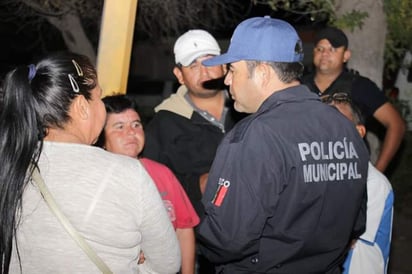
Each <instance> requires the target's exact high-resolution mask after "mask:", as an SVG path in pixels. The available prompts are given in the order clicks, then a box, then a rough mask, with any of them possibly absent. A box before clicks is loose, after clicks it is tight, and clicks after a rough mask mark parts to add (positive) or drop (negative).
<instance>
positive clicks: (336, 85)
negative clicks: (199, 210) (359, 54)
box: [302, 70, 387, 119]
mask: <svg viewBox="0 0 412 274" xmlns="http://www.w3.org/2000/svg"><path fill="white" fill-rule="evenodd" d="M314 77H315V74H314V73H311V74H308V75H305V76H304V77H303V78H302V84H305V85H306V86H308V88H309V89H310V90H311V91H312V92H314V93H316V94H318V95H325V94H333V93H336V92H346V93H348V94H350V95H351V97H352V100H353V102H354V103H355V104H356V105H357V106H358V107H359V108H360V110H361V111H362V114H363V115H364V117H365V119H367V118H370V117H371V116H373V114H374V113H375V111H376V110H377V109H378V108H379V107H381V106H382V105H383V104H385V103H386V102H387V98H386V96H385V94H384V93H383V92H382V91H381V90H380V89H379V88H378V86H377V85H376V84H375V83H374V82H372V81H371V80H369V79H368V78H366V77H363V76H360V75H357V74H355V73H353V72H350V71H348V70H344V71H343V72H342V73H341V74H340V75H339V76H338V78H336V80H335V81H333V83H332V84H331V85H330V86H329V87H328V88H327V89H326V90H325V91H324V92H323V93H321V92H320V90H319V88H318V87H317V86H316V84H315V82H314Z"/></svg>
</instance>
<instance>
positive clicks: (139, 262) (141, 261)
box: [137, 251, 146, 264]
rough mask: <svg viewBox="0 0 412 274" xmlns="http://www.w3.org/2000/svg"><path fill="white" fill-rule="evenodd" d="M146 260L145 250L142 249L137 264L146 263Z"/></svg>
mask: <svg viewBox="0 0 412 274" xmlns="http://www.w3.org/2000/svg"><path fill="white" fill-rule="evenodd" d="M145 260H146V258H145V257H144V253H143V251H140V254H139V260H138V261H137V264H142V263H144V261H145Z"/></svg>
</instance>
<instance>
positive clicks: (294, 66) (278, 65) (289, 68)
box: [246, 61, 304, 83]
mask: <svg viewBox="0 0 412 274" xmlns="http://www.w3.org/2000/svg"><path fill="white" fill-rule="evenodd" d="M262 63H264V64H267V65H269V66H270V67H272V68H273V70H274V71H275V72H276V74H277V75H278V77H279V80H280V81H282V82H284V83H290V82H292V81H295V80H298V79H300V78H301V77H302V74H303V69H304V67H303V64H302V63H301V62H294V63H285V62H267V61H246V65H247V68H248V71H249V75H253V73H254V71H255V68H256V67H257V66H258V65H259V64H262Z"/></svg>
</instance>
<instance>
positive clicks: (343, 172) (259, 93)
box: [197, 17, 368, 274]
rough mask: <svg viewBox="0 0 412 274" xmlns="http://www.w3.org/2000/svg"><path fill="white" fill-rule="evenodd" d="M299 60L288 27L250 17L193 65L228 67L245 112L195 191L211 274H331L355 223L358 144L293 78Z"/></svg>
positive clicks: (364, 154) (364, 158) (363, 169)
mask: <svg viewBox="0 0 412 274" xmlns="http://www.w3.org/2000/svg"><path fill="white" fill-rule="evenodd" d="M302 58H303V54H302V44H301V41H300V39H299V36H298V34H297V33H296V31H295V29H294V28H293V27H292V26H291V25H290V24H288V23H287V22H285V21H282V20H278V19H272V18H270V17H254V18H250V19H247V20H245V21H243V22H242V23H240V24H239V25H238V26H237V28H236V29H235V31H234V33H233V36H232V39H231V43H230V46H229V49H228V52H227V53H225V54H222V55H220V56H216V57H214V58H210V59H208V60H205V61H204V62H203V64H205V65H207V66H208V65H210V66H216V65H219V64H228V69H229V71H228V74H227V75H226V77H225V83H226V84H227V85H229V86H230V89H229V90H230V94H231V95H232V97H233V99H234V100H235V108H236V110H238V111H241V112H247V113H251V115H249V116H248V117H246V118H244V119H243V120H242V121H240V122H239V123H237V124H236V126H235V127H234V128H233V129H232V130H231V131H230V132H228V133H227V134H226V135H225V137H224V138H223V140H222V142H221V144H220V145H219V148H218V150H217V152H216V157H215V160H214V162H213V165H212V168H211V170H210V172H209V177H208V181H207V185H206V191H205V193H204V196H203V204H204V205H205V215H204V216H203V219H202V221H201V223H200V224H199V226H198V227H197V232H198V239H199V242H200V244H201V251H202V253H203V254H204V255H205V256H206V257H207V258H208V259H209V260H210V261H212V262H213V263H215V264H216V265H217V268H216V271H217V273H230V274H237V273H328V274H331V273H340V271H341V270H340V265H341V263H342V262H343V259H344V257H345V254H346V252H347V249H348V247H349V243H350V241H351V239H354V238H356V237H358V236H359V235H360V234H361V233H362V232H363V231H364V229H365V221H366V215H365V214H366V196H365V194H366V177H367V170H368V151H367V149H366V147H365V145H364V143H363V140H362V139H361V138H360V136H359V134H358V133H357V131H356V129H355V128H354V126H353V124H351V122H350V121H348V120H347V119H346V118H345V117H343V116H342V115H341V114H340V113H339V112H337V111H336V110H335V109H333V108H330V107H329V106H327V105H325V104H322V102H320V100H319V98H318V97H317V95H316V94H313V93H312V92H310V91H309V90H308V88H307V87H306V86H304V85H301V84H300V82H299V81H298V79H299V77H300V76H301V74H302V72H303V66H302V64H301V60H302ZM332 117H333V119H331V118H332Z"/></svg>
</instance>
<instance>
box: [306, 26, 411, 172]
mask: <svg viewBox="0 0 412 274" xmlns="http://www.w3.org/2000/svg"><path fill="white" fill-rule="evenodd" d="M314 44H315V47H314V49H313V65H314V67H315V71H314V73H311V74H308V75H305V76H304V77H303V79H302V83H303V84H305V85H307V86H308V87H309V89H310V90H311V91H313V92H314V93H316V94H318V95H319V96H324V95H328V94H333V93H335V92H345V93H348V94H349V95H350V96H351V98H352V99H353V101H354V102H355V103H356V105H357V106H358V107H359V108H360V110H361V111H362V115H363V116H364V117H365V118H366V119H369V118H371V117H373V118H375V119H376V120H377V121H378V122H379V123H381V124H382V125H383V126H384V127H385V129H386V133H385V137H384V139H383V143H382V146H381V148H380V149H377V150H378V151H379V152H378V155H377V159H372V160H373V162H374V164H375V166H376V168H377V169H378V170H379V171H381V172H384V171H385V170H386V168H387V167H388V165H389V163H390V162H391V160H392V158H393V157H394V155H395V153H396V152H397V150H398V148H399V146H400V144H401V142H402V139H403V136H404V133H405V123H404V121H403V119H402V117H401V116H400V114H399V112H398V111H397V110H396V109H395V107H394V106H393V105H392V104H391V103H390V102H388V100H387V98H386V96H385V94H384V93H383V92H382V91H381V90H380V89H379V88H378V87H377V86H376V84H375V83H373V82H372V81H371V80H369V79H368V78H365V77H363V76H360V75H357V74H355V73H353V72H350V71H349V70H348V69H347V68H346V63H347V62H348V61H349V59H350V57H351V51H350V50H349V48H348V46H349V42H348V38H347V37H346V35H345V33H344V32H343V31H342V30H340V29H337V28H334V27H328V28H325V29H323V30H321V31H320V32H318V33H317V34H316V37H315V41H314ZM375 150H376V148H374V147H371V152H374V151H375ZM371 156H375V154H374V153H372V154H371ZM372 158H374V157H372Z"/></svg>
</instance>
